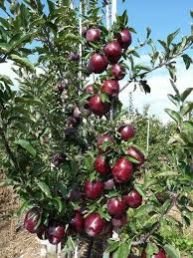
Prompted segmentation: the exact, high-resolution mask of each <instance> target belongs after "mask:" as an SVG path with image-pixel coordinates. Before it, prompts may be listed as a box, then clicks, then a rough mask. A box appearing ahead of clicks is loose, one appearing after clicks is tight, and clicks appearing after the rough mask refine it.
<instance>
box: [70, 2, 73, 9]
mask: <svg viewBox="0 0 193 258" xmlns="http://www.w3.org/2000/svg"><path fill="white" fill-rule="evenodd" d="M70 8H71V9H74V4H73V0H71V4H70Z"/></svg>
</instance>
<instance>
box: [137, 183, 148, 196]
mask: <svg viewBox="0 0 193 258" xmlns="http://www.w3.org/2000/svg"><path fill="white" fill-rule="evenodd" d="M134 188H135V189H136V190H137V191H138V192H139V193H140V194H141V196H142V197H143V198H144V199H146V194H145V192H144V190H143V187H142V185H139V184H136V183H135V184H134Z"/></svg>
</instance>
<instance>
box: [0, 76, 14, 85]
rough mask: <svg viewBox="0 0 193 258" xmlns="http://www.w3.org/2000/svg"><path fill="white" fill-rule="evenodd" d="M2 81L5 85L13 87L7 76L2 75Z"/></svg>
mask: <svg viewBox="0 0 193 258" xmlns="http://www.w3.org/2000/svg"><path fill="white" fill-rule="evenodd" d="M0 81H3V82H4V83H5V84H8V85H13V82H12V80H11V79H10V78H9V77H8V76H6V75H2V74H0Z"/></svg>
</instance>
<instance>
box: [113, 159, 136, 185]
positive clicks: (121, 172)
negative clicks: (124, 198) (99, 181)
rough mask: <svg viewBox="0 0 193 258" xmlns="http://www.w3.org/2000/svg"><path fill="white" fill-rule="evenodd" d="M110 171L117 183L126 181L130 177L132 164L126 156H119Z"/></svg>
mask: <svg viewBox="0 0 193 258" xmlns="http://www.w3.org/2000/svg"><path fill="white" fill-rule="evenodd" d="M112 173H113V176H114V179H115V181H116V182H117V183H124V182H127V181H129V179H131V177H132V174H133V164H132V163H131V162H130V161H129V160H128V159H127V158H126V157H121V158H120V159H119V160H118V161H117V162H116V164H115V165H114V167H113V170H112Z"/></svg>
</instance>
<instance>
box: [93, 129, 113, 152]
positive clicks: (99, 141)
mask: <svg viewBox="0 0 193 258" xmlns="http://www.w3.org/2000/svg"><path fill="white" fill-rule="evenodd" d="M113 141H114V140H113V137H112V136H111V135H109V134H107V133H106V134H103V135H100V136H99V137H98V138H97V147H98V150H99V151H100V152H102V151H106V150H109V146H103V145H104V144H105V143H109V144H111V143H113Z"/></svg>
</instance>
